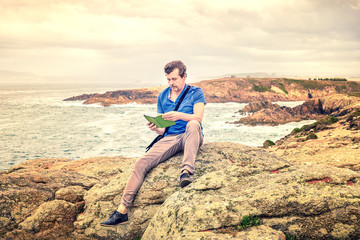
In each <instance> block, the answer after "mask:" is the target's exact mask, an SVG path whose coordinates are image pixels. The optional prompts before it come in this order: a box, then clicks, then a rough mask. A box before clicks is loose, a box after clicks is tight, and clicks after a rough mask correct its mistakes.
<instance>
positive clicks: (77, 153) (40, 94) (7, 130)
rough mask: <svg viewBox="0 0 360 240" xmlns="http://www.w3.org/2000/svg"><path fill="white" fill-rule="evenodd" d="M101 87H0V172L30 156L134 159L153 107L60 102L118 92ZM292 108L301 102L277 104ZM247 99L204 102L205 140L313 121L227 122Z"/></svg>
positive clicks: (255, 135) (256, 138)
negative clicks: (274, 122) (87, 94)
mask: <svg viewBox="0 0 360 240" xmlns="http://www.w3.org/2000/svg"><path fill="white" fill-rule="evenodd" d="M118 89H119V88H117V89H110V88H101V87H91V88H89V87H76V88H71V87H70V88H69V87H67V88H64V87H44V86H42V87H24V86H11V85H6V87H4V86H2V87H1V88H0V113H1V114H0V171H4V170H8V169H9V168H11V167H12V166H14V165H16V164H19V163H22V162H24V161H27V160H30V159H38V158H42V159H43V158H66V159H72V160H75V159H81V158H90V157H99V156H104V157H105V156H106V157H108V156H124V157H130V158H137V157H140V156H141V155H142V154H144V151H145V147H146V146H147V145H148V144H149V143H150V142H151V141H152V140H153V138H154V137H155V136H156V135H155V133H153V132H152V131H150V130H149V129H148V127H147V125H146V120H145V118H144V117H143V115H144V114H147V115H155V114H156V105H155V104H150V105H144V104H136V103H132V104H124V105H112V106H110V107H102V106H100V105H98V104H91V105H84V104H83V102H82V101H72V102H68V101H63V99H65V98H69V97H72V96H77V95H81V94H85V93H104V92H106V91H111V90H118ZM277 103H278V104H280V105H283V106H289V107H294V106H296V105H299V104H302V102H277ZM245 106H246V103H234V102H231V103H208V104H207V105H206V107H205V114H204V119H203V128H204V130H203V132H204V136H205V138H204V142H205V143H209V142H233V143H241V144H244V145H248V146H262V144H263V143H264V141H266V140H272V141H274V142H275V141H277V140H279V139H281V138H282V137H284V136H285V135H287V134H289V133H290V132H291V131H292V130H293V129H294V128H296V127H301V126H303V125H305V124H309V123H312V122H314V121H311V120H309V121H302V122H292V123H288V124H284V125H279V126H275V127H271V126H253V127H251V126H244V125H235V124H231V123H229V122H233V121H236V120H238V119H239V118H241V117H244V116H243V115H240V114H239V113H237V112H238V111H239V110H241V109H242V108H244V107H245Z"/></svg>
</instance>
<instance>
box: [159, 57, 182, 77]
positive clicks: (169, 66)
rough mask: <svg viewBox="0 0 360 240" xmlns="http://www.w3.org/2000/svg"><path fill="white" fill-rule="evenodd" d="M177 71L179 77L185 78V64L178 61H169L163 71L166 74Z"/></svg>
mask: <svg viewBox="0 0 360 240" xmlns="http://www.w3.org/2000/svg"><path fill="white" fill-rule="evenodd" d="M176 68H177V69H179V75H180V77H184V76H186V75H187V74H186V66H185V64H184V63H183V62H182V61H180V60H175V61H171V62H169V63H168V64H166V65H165V67H164V71H165V73H166V74H169V73H171V72H172V71H174V70H175V69H176Z"/></svg>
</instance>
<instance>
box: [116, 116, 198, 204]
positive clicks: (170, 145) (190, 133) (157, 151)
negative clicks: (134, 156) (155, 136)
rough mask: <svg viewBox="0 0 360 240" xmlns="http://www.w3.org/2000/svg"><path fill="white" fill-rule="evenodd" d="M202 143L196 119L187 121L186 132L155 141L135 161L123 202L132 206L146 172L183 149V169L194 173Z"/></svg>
mask: <svg viewBox="0 0 360 240" xmlns="http://www.w3.org/2000/svg"><path fill="white" fill-rule="evenodd" d="M202 143H203V135H202V132H201V127H200V123H199V122H198V121H195V120H192V121H189V122H188V123H187V125H186V131H185V133H182V134H177V135H167V136H165V137H164V138H162V139H161V140H160V141H159V142H157V143H155V144H154V146H153V147H152V148H151V149H150V150H149V151H148V152H147V153H146V154H145V155H144V156H142V157H141V158H139V159H138V160H137V162H136V163H135V166H134V169H133V171H132V173H131V176H130V178H129V180H128V183H127V185H126V188H125V190H124V194H123V197H122V201H121V203H122V204H123V205H124V206H125V207H127V208H128V207H131V206H132V204H133V201H134V198H135V195H136V194H137V192H138V190H139V189H140V187H141V185H142V183H143V181H144V178H145V176H146V174H147V173H148V172H149V171H150V170H151V169H152V168H154V167H156V166H157V165H158V164H159V163H161V162H164V161H166V160H167V159H169V158H170V157H172V156H174V155H175V154H176V153H178V152H180V151H182V150H184V158H183V162H182V165H181V171H183V170H188V171H189V172H190V174H194V172H195V169H194V163H195V159H196V156H197V153H198V150H199V147H200V146H201V145H202Z"/></svg>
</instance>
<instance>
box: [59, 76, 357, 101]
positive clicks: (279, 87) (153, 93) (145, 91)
mask: <svg viewBox="0 0 360 240" xmlns="http://www.w3.org/2000/svg"><path fill="white" fill-rule="evenodd" d="M191 85H194V86H198V87H200V88H201V89H202V90H203V91H204V94H205V98H206V101H207V102H209V103H225V102H240V103H249V102H253V101H265V100H271V101H305V100H308V99H309V98H317V97H323V96H329V95H331V94H335V93H346V92H357V91H360V84H359V83H357V82H349V81H345V82H331V81H314V80H299V79H285V78H259V79H255V78H222V79H215V80H205V81H201V82H197V83H191ZM164 88H165V86H163V87H154V88H142V89H129V90H119V91H109V92H106V93H104V94H84V95H81V96H74V97H71V98H67V99H65V100H64V101H76V100H81V101H85V102H84V104H93V103H98V104H101V105H103V106H109V105H111V104H126V103H135V102H136V103H142V104H148V103H156V101H157V96H158V94H159V93H160V91H161V90H163V89H164Z"/></svg>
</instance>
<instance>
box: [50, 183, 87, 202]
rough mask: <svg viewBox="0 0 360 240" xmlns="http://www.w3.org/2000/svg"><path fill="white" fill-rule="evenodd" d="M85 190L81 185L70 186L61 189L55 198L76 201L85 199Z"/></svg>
mask: <svg viewBox="0 0 360 240" xmlns="http://www.w3.org/2000/svg"><path fill="white" fill-rule="evenodd" d="M85 192H86V191H85V189H84V188H83V187H81V186H69V187H66V188H61V189H59V190H58V191H57V192H56V193H55V199H58V200H65V201H68V202H71V203H76V202H80V201H82V200H83V198H84V194H85Z"/></svg>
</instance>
